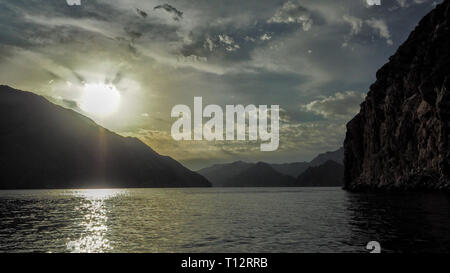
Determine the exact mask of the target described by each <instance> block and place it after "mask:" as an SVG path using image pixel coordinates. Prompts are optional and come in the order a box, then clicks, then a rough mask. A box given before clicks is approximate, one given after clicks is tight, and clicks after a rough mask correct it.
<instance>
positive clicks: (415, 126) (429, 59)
mask: <svg viewBox="0 0 450 273" xmlns="http://www.w3.org/2000/svg"><path fill="white" fill-rule="evenodd" d="M344 149H345V188H346V189H348V190H353V191H359V190H444V189H446V190H449V189H450V1H449V0H446V1H444V2H443V3H442V4H439V5H437V7H436V8H435V9H434V10H432V11H431V12H430V13H429V14H428V15H426V16H425V17H424V18H423V19H422V20H421V21H420V23H419V24H418V25H417V27H416V28H415V30H414V31H413V32H412V33H411V34H410V35H409V37H408V39H407V41H406V42H405V43H404V44H403V45H401V46H400V47H399V49H398V50H397V52H396V53H395V55H393V56H392V57H390V59H389V62H388V63H387V64H385V65H384V66H383V67H382V68H381V69H380V70H379V71H378V72H377V80H376V82H375V83H374V84H373V85H372V86H371V87H370V91H369V93H368V95H367V97H366V100H365V101H364V102H363V103H362V105H361V110H360V112H359V114H358V115H356V117H354V118H353V119H352V120H351V121H350V122H349V123H348V124H347V135H346V138H345V143H344Z"/></svg>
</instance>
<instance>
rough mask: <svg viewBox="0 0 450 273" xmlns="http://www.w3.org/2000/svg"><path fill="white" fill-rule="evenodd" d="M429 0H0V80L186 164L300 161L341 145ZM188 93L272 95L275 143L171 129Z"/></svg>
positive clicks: (249, 99)
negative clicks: (188, 137)
mask: <svg viewBox="0 0 450 273" xmlns="http://www.w3.org/2000/svg"><path fill="white" fill-rule="evenodd" d="M440 2H441V1H433V0H381V5H380V6H369V5H368V4H367V1H366V0H323V1H320V0H303V1H301V0H298V1H295V0H291V1H281V0H239V1H238V0H226V1H225V0H222V1H218V0H195V1H194V0H171V1H169V2H166V1H160V0H141V1H139V0H129V1H125V0H124V1H119V0H81V5H80V6H75V5H74V6H69V5H68V4H67V2H66V0H45V1H44V0H0V84H6V85H10V86H12V87H14V88H17V89H21V90H26V91H31V92H34V93H36V94H39V95H43V96H45V97H46V98H48V99H49V100H50V101H52V102H53V103H56V104H59V105H61V106H64V107H66V108H70V109H73V110H75V111H77V112H80V113H81V114H83V115H86V116H88V117H90V118H92V119H93V120H94V121H96V122H97V123H98V124H100V125H102V126H104V127H105V128H107V129H109V130H112V131H114V132H116V133H118V134H120V135H123V136H132V137H137V138H139V139H141V140H142V141H143V142H144V143H146V144H148V145H149V146H150V147H152V148H153V149H154V150H155V151H157V152H159V153H160V154H164V155H169V156H171V157H173V158H174V159H176V160H178V161H180V162H181V163H182V164H184V165H185V166H187V167H189V168H191V169H194V170H197V169H199V168H201V167H205V166H208V165H211V164H215V163H224V162H232V161H236V160H244V161H252V162H254V161H266V162H295V161H309V160H311V159H312V158H313V157H315V156H316V155H317V154H318V153H322V152H326V151H331V150H336V149H338V148H339V147H340V146H342V143H343V140H344V137H345V125H346V123H347V122H348V121H349V120H350V119H351V118H352V117H353V116H354V115H355V114H356V113H357V112H358V111H359V105H360V103H361V102H362V101H363V100H364V97H365V94H366V93H367V92H368V90H369V87H370V85H371V84H372V83H373V82H374V81H375V79H376V78H375V74H376V71H377V70H378V69H379V68H380V67H381V66H382V65H383V64H384V63H386V62H387V61H388V58H389V56H391V55H393V54H394V53H395V51H396V49H397V48H398V47H399V46H400V45H401V44H402V42H404V41H405V40H406V38H407V37H408V35H409V33H410V32H411V31H412V30H413V29H414V27H415V26H416V25H417V23H418V22H419V21H420V19H421V18H422V17H423V16H424V15H425V14H427V13H428V12H429V11H430V10H431V9H433V7H434V6H435V5H436V4H438V3H440ZM93 86H109V87H111V86H112V87H113V88H114V92H116V93H118V94H119V95H117V96H119V97H120V103H119V101H113V102H112V103H113V104H114V109H112V108H111V107H110V106H111V101H108V100H112V99H113V98H112V97H109V98H104V99H103V100H101V101H99V102H98V103H97V101H94V102H95V103H97V104H98V105H99V106H98V107H100V108H99V109H104V108H105V109H106V110H108V115H103V114H102V115H100V114H99V113H98V112H97V111H92V107H88V106H89V105H87V104H86V90H87V89H89V88H92V87H93ZM194 96H201V97H203V104H204V105H208V104H217V105H220V106H222V107H225V105H229V104H231V105H236V104H242V105H249V104H254V105H269V106H270V105H279V106H280V145H279V148H278V150H276V151H273V152H261V151H260V145H259V144H258V143H256V142H254V141H206V140H204V141H175V140H173V139H172V136H171V134H170V130H171V126H172V124H173V123H174V122H175V120H176V119H174V118H171V110H172V107H173V106H175V105H177V104H185V105H188V106H191V108H192V109H193V102H194ZM90 102H93V101H92V100H91V101H90ZM91 104H92V103H91ZM102 104H104V105H106V106H104V108H101V107H103V106H101V105H102ZM108 107H109V108H108ZM94 108H95V106H94ZM110 108H111V109H110ZM106 110H105V111H106ZM109 110H114V111H109Z"/></svg>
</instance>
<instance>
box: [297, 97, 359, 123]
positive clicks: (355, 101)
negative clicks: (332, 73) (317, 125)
mask: <svg viewBox="0 0 450 273" xmlns="http://www.w3.org/2000/svg"><path fill="white" fill-rule="evenodd" d="M364 97H365V94H363V93H358V92H355V91H346V92H338V93H336V94H334V95H333V96H329V97H324V98H321V99H318V100H314V101H312V102H310V103H308V104H306V105H302V109H303V110H305V111H307V112H312V113H314V114H318V115H321V116H323V117H325V118H330V119H349V118H351V117H352V116H353V115H355V114H356V113H358V111H359V105H360V104H361V102H362V101H363V100H364Z"/></svg>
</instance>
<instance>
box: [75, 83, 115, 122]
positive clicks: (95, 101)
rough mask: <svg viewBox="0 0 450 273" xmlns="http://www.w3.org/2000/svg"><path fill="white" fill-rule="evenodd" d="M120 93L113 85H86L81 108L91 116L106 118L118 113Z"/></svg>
mask: <svg viewBox="0 0 450 273" xmlns="http://www.w3.org/2000/svg"><path fill="white" fill-rule="evenodd" d="M119 105H120V93H119V91H118V90H117V88H116V87H115V86H114V85H112V84H101V83H99V84H85V86H84V88H83V95H82V97H81V103H80V108H81V109H82V110H83V111H85V112H87V113H90V114H93V115H96V116H100V117H105V116H109V115H111V114H113V113H114V112H116V111H117V109H118V108H119Z"/></svg>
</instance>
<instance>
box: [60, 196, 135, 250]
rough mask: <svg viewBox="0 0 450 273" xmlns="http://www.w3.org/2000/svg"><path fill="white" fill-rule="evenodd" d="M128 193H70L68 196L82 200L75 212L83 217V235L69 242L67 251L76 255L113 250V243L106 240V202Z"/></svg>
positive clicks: (81, 223) (81, 224) (81, 222)
mask: <svg viewBox="0 0 450 273" xmlns="http://www.w3.org/2000/svg"><path fill="white" fill-rule="evenodd" d="M126 192H127V191H126V190H116V189H98V190H97V189H95V190H72V191H68V192H67V194H68V195H71V196H73V197H76V198H80V201H79V205H78V206H77V207H76V208H75V210H77V211H79V212H81V214H82V215H83V216H82V218H81V221H80V223H79V225H80V226H81V227H82V229H83V233H82V235H81V237H79V238H78V239H76V240H69V242H68V243H67V250H68V251H70V252H75V253H82V252H89V253H92V252H107V251H110V250H112V246H111V242H110V241H109V240H108V239H107V238H106V234H107V232H108V225H107V221H108V215H107V214H108V207H107V204H106V201H107V200H108V199H111V198H113V197H116V196H118V195H123V194H126Z"/></svg>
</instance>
